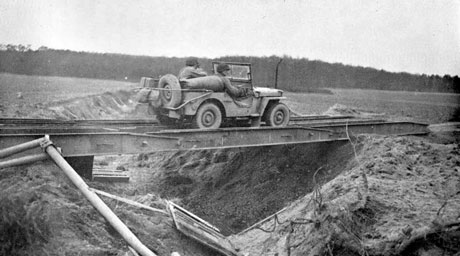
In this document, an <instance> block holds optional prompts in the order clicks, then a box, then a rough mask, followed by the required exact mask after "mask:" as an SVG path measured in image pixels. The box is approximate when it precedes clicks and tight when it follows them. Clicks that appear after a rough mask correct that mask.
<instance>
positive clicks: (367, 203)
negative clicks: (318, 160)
mask: <svg viewBox="0 0 460 256" xmlns="http://www.w3.org/2000/svg"><path fill="white" fill-rule="evenodd" d="M359 140H360V141H359V144H360V145H361V150H359V154H358V155H357V159H356V160H355V164H354V166H352V167H351V168H344V169H343V172H342V173H341V174H340V175H339V176H337V177H336V178H335V179H333V180H332V181H330V182H328V183H326V184H323V185H322V186H321V187H318V189H317V190H315V191H314V193H310V194H307V195H306V196H305V197H303V198H301V199H299V200H297V201H295V202H293V203H291V204H290V206H289V207H288V208H287V209H286V210H284V211H283V212H280V213H279V214H277V215H276V218H275V217H273V218H271V219H269V220H267V221H266V222H265V223H264V224H263V225H261V226H260V227H259V228H255V229H252V230H250V231H248V232H245V233H243V234H240V235H236V236H234V237H233V241H234V243H235V245H237V246H240V247H241V248H242V250H243V251H244V252H247V253H249V254H250V255H454V254H455V255H457V254H456V253H458V252H459V251H460V247H459V244H460V243H459V241H460V167H459V166H460V150H459V147H458V145H453V144H450V145H441V144H435V143H430V142H427V141H426V140H425V139H420V138H413V137H400V138H394V137H382V136H366V137H364V136H363V137H361V138H360V139H359Z"/></svg>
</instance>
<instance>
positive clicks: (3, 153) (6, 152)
mask: <svg viewBox="0 0 460 256" xmlns="http://www.w3.org/2000/svg"><path fill="white" fill-rule="evenodd" d="M45 139H46V137H45V138H40V139H36V140H32V141H29V142H26V143H22V144H19V145H16V146H12V147H9V148H5V149H2V150H0V158H5V157H8V156H11V155H13V154H16V153H19V152H23V151H26V150H28V149H31V148H36V147H39V146H40V144H41V143H42V142H43V141H44V140H45Z"/></svg>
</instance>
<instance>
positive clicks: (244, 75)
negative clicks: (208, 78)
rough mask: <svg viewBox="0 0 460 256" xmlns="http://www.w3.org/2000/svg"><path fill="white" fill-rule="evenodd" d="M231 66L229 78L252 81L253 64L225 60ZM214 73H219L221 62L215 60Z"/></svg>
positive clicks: (238, 80)
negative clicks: (218, 68) (218, 66)
mask: <svg viewBox="0 0 460 256" xmlns="http://www.w3.org/2000/svg"><path fill="white" fill-rule="evenodd" d="M225 63H226V64H227V65H228V66H229V67H230V72H229V74H228V78H229V79H230V80H232V81H237V82H246V83H249V82H251V64H245V63H230V62H225ZM212 65H213V70H214V73H217V65H219V62H213V63H212Z"/></svg>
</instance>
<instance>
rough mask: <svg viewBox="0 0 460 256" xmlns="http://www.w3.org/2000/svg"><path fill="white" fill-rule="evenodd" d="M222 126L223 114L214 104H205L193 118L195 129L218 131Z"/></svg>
mask: <svg viewBox="0 0 460 256" xmlns="http://www.w3.org/2000/svg"><path fill="white" fill-rule="evenodd" d="M221 124H222V112H220V108H219V107H218V106H217V105H216V104H214V103H204V104H203V105H201V106H200V108H199V109H198V111H197V112H196V115H195V116H194V117H193V120H192V126H193V128H199V129H217V128H219V127H220V125H221Z"/></svg>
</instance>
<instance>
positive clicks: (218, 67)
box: [216, 63, 230, 73]
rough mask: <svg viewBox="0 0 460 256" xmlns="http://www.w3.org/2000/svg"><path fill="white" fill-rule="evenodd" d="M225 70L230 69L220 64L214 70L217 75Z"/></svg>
mask: <svg viewBox="0 0 460 256" xmlns="http://www.w3.org/2000/svg"><path fill="white" fill-rule="evenodd" d="M226 70H230V67H229V66H228V65H227V64H225V63H220V64H219V65H217V68H216V71H217V73H222V72H224V71H226Z"/></svg>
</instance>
